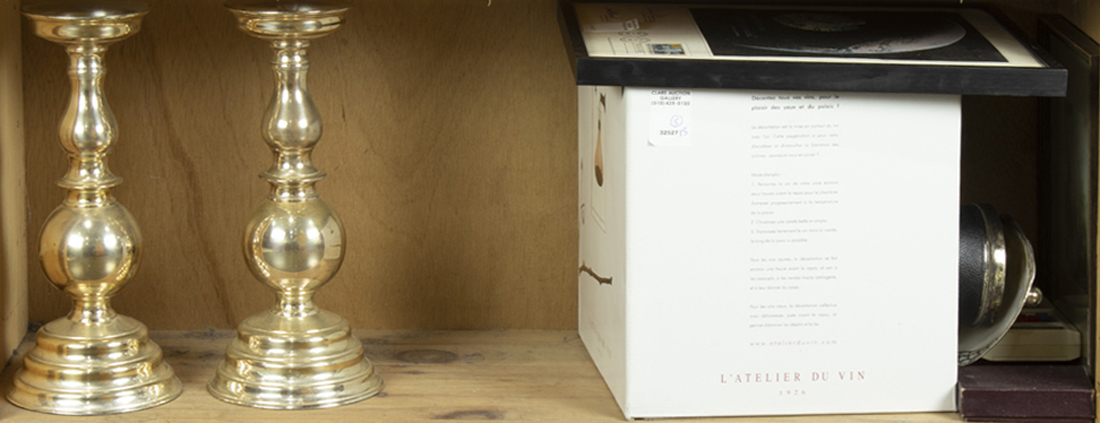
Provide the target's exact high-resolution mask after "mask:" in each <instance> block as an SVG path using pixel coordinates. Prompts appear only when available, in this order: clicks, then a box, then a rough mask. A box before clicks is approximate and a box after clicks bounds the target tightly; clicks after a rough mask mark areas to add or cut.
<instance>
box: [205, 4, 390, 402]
mask: <svg viewBox="0 0 1100 423" xmlns="http://www.w3.org/2000/svg"><path fill="white" fill-rule="evenodd" d="M226 7H227V8H229V10H230V11H231V12H232V13H233V14H234V15H235V16H236V17H237V20H238V23H239V26H240V29H241V30H243V31H244V32H246V33H248V34H249V35H252V36H254V37H257V38H260V39H263V40H266V41H269V42H270V43H271V45H272V47H273V48H274V50H275V58H274V60H273V62H272V63H273V67H274V69H275V80H276V88H275V93H274V95H273V96H272V99H271V102H270V103H269V104H268V107H267V111H266V113H265V115H264V120H263V125H262V133H263V139H264V141H266V142H267V144H268V146H270V147H271V149H272V150H273V151H274V152H275V157H276V158H275V163H274V164H273V165H272V166H271V168H269V169H268V170H267V171H265V172H264V173H262V174H261V175H260V177H261V178H263V179H264V180H266V181H267V182H268V183H269V184H270V185H271V191H270V194H269V196H268V199H267V201H265V202H264V203H263V204H261V205H260V206H259V208H257V209H256V211H255V212H254V213H253V214H252V218H251V219H250V220H249V222H248V225H247V227H246V228H245V233H244V256H245V261H246V262H247V263H248V266H249V269H250V270H251V271H252V274H253V275H255V276H256V277H257V278H258V279H259V280H260V281H261V282H262V283H263V284H264V285H267V286H268V287H269V288H271V289H272V290H273V291H274V292H275V296H276V297H277V299H278V301H277V303H276V305H275V306H274V307H273V308H271V309H269V310H267V311H264V312H261V313H259V314H256V315H253V316H251V317H248V318H246V319H245V320H244V321H243V322H241V324H240V326H238V328H237V337H236V338H235V339H234V340H233V341H232V342H231V343H230V345H229V347H228V348H227V350H226V357H225V360H224V361H223V362H222V364H221V365H220V366H219V367H218V369H217V373H216V374H215V376H214V378H213V380H211V381H210V383H209V384H208V385H207V389H208V390H209V391H210V393H211V394H212V395H213V396H214V397H216V398H218V399H220V400H223V401H227V402H230V403H234V404H239V405H247V406H252V407H259V408H273V409H299V408H316V407H332V406H338V405H344V404H349V403H353V402H357V401H361V400H364V399H366V398H369V397H371V396H373V395H375V394H377V393H378V392H379V391H380V390H381V389H382V379H381V378H380V377H379V376H378V374H377V373H376V372H375V370H374V366H373V365H372V364H371V362H370V361H369V360H368V359H367V358H366V356H364V354H363V345H362V343H361V342H360V341H359V340H358V339H356V338H355V337H354V336H352V334H351V329H350V326H349V325H348V322H347V320H345V319H344V318H342V317H340V316H338V315H336V314H335V313H332V312H329V311H325V310H321V309H319V308H318V307H317V306H315V305H314V303H313V295H314V293H315V292H316V291H317V289H318V288H320V287H321V286H322V285H324V284H325V283H326V282H328V281H329V280H330V279H332V277H333V276H334V275H335V274H336V272H337V270H339V268H340V264H341V263H342V262H343V260H344V247H345V245H346V236H345V234H344V225H343V223H342V222H341V221H340V218H339V217H338V216H337V215H336V213H335V212H334V211H333V210H332V209H331V208H329V206H328V205H327V204H325V202H324V201H322V200H321V198H320V197H319V196H318V194H317V191H316V190H315V188H314V185H315V184H316V183H317V182H318V181H320V180H321V179H323V178H324V177H325V173H324V172H322V171H320V170H318V169H317V168H316V167H314V165H313V163H312V161H311V158H310V155H311V152H312V151H313V149H314V147H315V146H316V145H317V142H318V141H319V140H320V138H321V117H320V115H319V114H318V112H317V109H316V107H314V104H313V100H312V99H311V98H310V95H309V91H308V90H307V89H306V72H307V70H308V69H309V58H308V56H307V54H306V49H307V48H308V47H309V45H310V42H311V41H313V40H314V39H317V38H319V37H322V36H324V35H327V34H329V33H331V32H333V31H335V30H336V29H337V28H338V27H339V26H340V25H341V24H342V23H343V22H344V18H343V16H344V12H345V11H346V10H347V7H346V6H344V5H341V4H334V3H329V2H324V1H300V2H288V1H275V0H260V1H255V0H247V1H231V2H229V3H227V4H226Z"/></svg>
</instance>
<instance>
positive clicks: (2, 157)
mask: <svg viewBox="0 0 1100 423" xmlns="http://www.w3.org/2000/svg"><path fill="white" fill-rule="evenodd" d="M20 19H21V18H20V17H19V2H18V1H16V0H0V362H3V361H6V360H7V359H8V357H9V356H10V355H11V352H12V350H14V349H15V347H16V346H18V345H19V342H20V341H22V339H23V334H24V333H25V332H26V329H27V189H26V188H27V187H26V168H25V166H24V163H25V162H24V157H23V156H24V154H23V72H22V63H23V61H22V52H23V49H22V44H21V37H20V33H19V20H20Z"/></svg>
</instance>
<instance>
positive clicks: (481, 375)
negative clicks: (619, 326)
mask: <svg viewBox="0 0 1100 423" xmlns="http://www.w3.org/2000/svg"><path fill="white" fill-rule="evenodd" d="M356 335H357V336H358V337H359V338H360V339H361V340H362V341H363V346H364V348H365V349H366V354H367V357H368V358H370V359H371V361H372V362H373V363H374V364H375V366H376V369H377V370H378V372H379V374H380V375H381V376H382V378H383V380H384V381H385V389H384V390H383V392H382V393H381V394H379V395H378V396H377V397H374V398H370V399H367V400H366V401H363V402H360V403H356V404H351V405H347V406H343V407H336V408H328V409H320V410H296V411H270V410H259V409H254V408H249V407H241V406H236V405H231V404H228V403H223V402H221V401H219V400H217V399H214V398H213V397H211V396H210V395H209V394H207V393H206V383H207V381H208V380H209V379H210V378H211V377H212V376H213V375H214V369H215V367H216V366H217V365H218V364H220V362H221V360H222V357H223V354H224V352H225V347H226V345H228V344H229V341H230V340H231V339H232V337H233V332H232V331H226V330H222V331H193V332H182V331H159V332H153V333H152V336H153V339H154V341H156V342H157V343H158V344H159V345H160V346H161V347H162V348H163V349H164V352H165V360H166V361H167V362H168V363H169V365H171V366H172V368H173V369H174V370H175V372H176V375H177V376H178V377H179V378H180V380H181V381H182V382H183V386H184V392H183V395H182V396H181V397H179V398H178V399H176V400H175V401H173V402H170V403H168V404H166V405H163V406H160V407H156V408H152V409H149V410H145V411H139V412H134V413H127V414H121V415H113V416H98V417H81V418H79V421H80V422H81V423H97V422H115V421H147V422H164V421H170V422H221V421H232V422H242V423H243V422H263V423H273V422H299V421H309V422H347V421H370V422H378V423H385V422H428V421H436V422H438V421H440V420H444V421H446V420H501V421H525V422H622V421H625V420H624V418H623V415H622V412H621V411H619V408H618V406H617V405H616V403H615V400H614V399H613V398H612V397H611V392H610V391H609V390H608V389H607V386H606V385H604V382H603V379H602V378H600V375H599V372H598V371H597V370H596V366H595V365H594V364H592V361H591V360H589V358H588V353H587V352H586V351H585V349H584V345H583V344H582V343H581V341H580V338H579V337H578V336H577V334H576V332H574V331H531V330H527V331H522V330H520V331H389V330H358V331H356ZM29 344H30V343H29V342H28V343H27V344H26V346H25V347H24V348H23V349H24V350H26V349H27V348H26V347H29ZM16 367H17V366H9V367H8V369H7V370H5V371H4V373H3V374H2V375H0V384H2V386H8V385H9V384H10V383H11V377H12V375H13V374H14V371H15V368H16ZM0 420H5V421H18V422H26V423H31V422H59V423H61V422H72V421H73V417H66V416H53V415H47V414H40V413H34V412H30V411H26V410H22V409H18V408H15V407H14V406H12V405H11V404H10V403H8V402H6V401H0ZM762 420H765V421H769V422H777V423H799V422H817V423H834V422H868V423H869V422H876V423H883V422H891V423H894V422H896V423H905V422H959V421H962V420H961V419H960V418H959V416H958V415H957V414H952V413H932V414H927V413H926V414H893V415H860V416H796V417H784V418H779V417H769V418H765V419H762V418H759V417H755V418H753V417H750V418H740V419H738V418H724V419H685V420H682V421H684V422H691V423H709V422H728V423H736V422H759V421H762ZM663 421H681V420H663Z"/></svg>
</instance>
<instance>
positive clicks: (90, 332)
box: [7, 0, 183, 415]
mask: <svg viewBox="0 0 1100 423" xmlns="http://www.w3.org/2000/svg"><path fill="white" fill-rule="evenodd" d="M22 10H23V14H24V15H25V16H27V18H28V19H30V22H31V25H32V28H33V30H34V33H35V34H36V35H38V36H39V37H42V38H44V39H47V40H49V41H52V42H55V43H58V44H61V45H63V46H64V47H65V50H66V51H67V52H68V55H69V77H70V79H71V81H72V83H71V87H72V94H71V97H70V99H69V106H68V109H67V110H66V111H65V115H64V117H63V118H62V120H61V126H60V133H61V146H62V148H64V150H65V152H66V153H67V154H68V155H69V164H70V167H69V171H68V173H66V174H65V176H64V177H62V178H61V179H60V180H59V181H58V185H60V186H61V187H63V188H65V189H66V190H68V193H67V195H66V198H65V200H64V202H63V203H62V204H61V206H59V207H58V208H57V209H55V210H54V211H53V213H52V214H50V216H49V217H48V218H47V219H46V224H45V226H44V227H43V228H42V233H41V236H40V237H39V250H38V251H39V252H38V258H39V261H40V263H41V264H42V270H43V271H45V273H46V276H47V278H49V280H50V282H52V283H53V284H54V286H56V287H57V288H59V289H61V290H63V291H65V293H67V294H69V296H70V297H72V300H73V304H74V306H73V310H72V311H71V312H70V313H69V315H68V316H66V317H63V318H60V319H57V320H54V321H52V322H50V323H47V324H46V325H45V326H43V327H42V328H41V329H39V330H38V333H37V334H36V337H35V345H34V348H33V349H31V350H30V351H28V352H27V353H26V355H25V356H24V359H23V367H22V368H20V369H19V370H18V371H17V372H16V374H15V376H14V382H13V385H12V386H11V387H10V389H8V391H7V397H8V400H9V401H11V403H12V404H15V405H17V406H19V407H22V408H26V409H29V410H33V411H39V412H44V413H53V414H74V415H94V414H110V413H121V412H127V411H136V410H141V409H145V408H149V407H154V406H157V405H160V404H164V403H166V402H168V401H171V400H172V399H174V398H176V397H177V396H179V395H180V393H181V392H182V390H183V385H182V384H180V381H179V379H177V378H176V377H175V375H174V374H173V372H172V368H171V367H170V366H169V365H168V364H166V363H164V361H163V360H162V358H163V354H162V353H161V349H160V347H158V346H157V344H155V343H153V342H152V341H150V340H149V337H148V330H147V329H146V327H145V325H143V324H142V323H141V322H139V321H137V320H135V319H133V318H130V317H126V316H122V315H119V314H118V313H116V312H115V311H114V309H112V308H111V304H110V300H111V297H112V296H114V295H115V293H117V292H118V290H119V289H121V288H122V286H123V285H125V284H126V282H128V281H129V280H130V278H132V277H133V276H134V274H135V273H136V272H137V269H138V264H139V263H140V259H141V251H142V250H141V232H140V230H139V229H138V226H137V223H136V222H135V221H134V218H133V216H131V215H130V212H129V211H127V210H126V208H125V207H123V206H122V204H119V202H118V201H117V200H115V198H114V196H112V195H111V188H112V187H114V186H117V185H118V184H119V183H121V182H122V179H121V178H119V177H118V176H115V175H113V174H112V173H111V171H110V170H109V169H108V168H107V153H108V152H109V151H110V149H111V147H112V145H114V143H115V140H116V139H117V138H118V131H117V129H116V126H117V124H116V122H115V117H114V115H113V114H112V113H111V109H110V107H108V106H107V102H106V100H105V99H104V97H103V89H102V81H103V76H104V74H105V72H106V68H105V66H104V55H105V54H106V52H107V46H109V45H110V44H113V43H115V42H117V41H121V40H123V39H125V38H128V37H130V36H131V35H133V34H134V33H136V32H138V30H139V29H140V28H141V19H142V17H143V16H144V15H145V14H146V13H147V12H148V10H149V9H148V7H147V6H145V5H144V4H141V3H137V2H132V1H112V0H99V1H62V2H45V3H33V4H28V5H26V6H25V7H23V9H22Z"/></svg>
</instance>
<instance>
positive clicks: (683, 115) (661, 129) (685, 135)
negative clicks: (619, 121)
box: [649, 89, 691, 147]
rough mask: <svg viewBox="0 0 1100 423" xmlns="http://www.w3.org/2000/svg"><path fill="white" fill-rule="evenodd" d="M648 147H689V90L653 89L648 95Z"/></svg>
mask: <svg viewBox="0 0 1100 423" xmlns="http://www.w3.org/2000/svg"><path fill="white" fill-rule="evenodd" d="M649 145H651V146H655V147H683V146H689V145H691V90H682V89H654V90H652V91H650V93H649Z"/></svg>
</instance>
